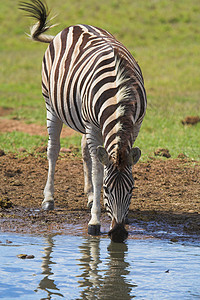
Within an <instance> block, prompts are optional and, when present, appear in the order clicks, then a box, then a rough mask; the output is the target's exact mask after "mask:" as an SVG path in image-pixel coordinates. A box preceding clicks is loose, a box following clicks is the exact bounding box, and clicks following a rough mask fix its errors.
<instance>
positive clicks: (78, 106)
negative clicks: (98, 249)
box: [21, 0, 146, 224]
mask: <svg viewBox="0 0 200 300" xmlns="http://www.w3.org/2000/svg"><path fill="white" fill-rule="evenodd" d="M21 8H22V9H24V10H26V11H28V12H29V13H31V14H32V16H34V17H35V18H37V20H38V23H37V24H36V25H34V26H33V28H32V30H31V37H32V38H33V39H35V40H37V41H41V42H50V44H49V46H48V48H47V50H46V52H45V55H44V59H43V64H42V93H43V96H44V98H45V101H46V108H47V126H48V131H49V144H48V158H49V161H50V165H49V168H50V170H49V176H48V180H47V185H46V188H45V200H44V202H48V201H50V202H52V201H53V187H52V186H53V175H54V169H55V160H56V158H57V155H58V152H59V141H58V140H59V135H60V131H61V128H62V123H64V124H66V125H67V126H69V127H71V128H73V129H74V130H76V131H78V132H81V133H82V134H84V135H85V138H86V141H85V147H86V148H87V149H88V151H89V152H88V153H89V154H90V160H91V166H92V167H91V168H92V169H91V170H90V172H91V174H92V175H91V177H92V187H91V188H90V191H89V192H90V194H91V193H92V194H93V208H92V221H91V222H90V223H91V224H93V223H94V224H96V223H98V222H99V221H95V220H96V219H95V218H96V215H98V212H99V208H98V207H99V205H100V204H99V203H98V202H99V198H100V193H99V186H100V185H101V181H102V179H101V178H100V177H101V176H102V175H101V173H102V171H101V172H100V171H99V174H97V173H98V172H97V171H96V170H95V168H97V169H98V168H99V170H100V169H101V167H100V166H99V161H98V160H97V156H98V153H97V152H98V151H97V148H98V146H99V145H104V147H105V153H107V156H108V157H107V163H105V176H104V195H105V196H104V198H105V205H106V207H107V210H108V212H109V214H110V216H111V217H112V218H114V219H115V221H116V223H122V222H123V220H124V218H125V217H126V215H127V213H128V207H129V204H130V198H131V193H132V188H133V177H132V173H131V164H130V155H131V154H130V153H131V151H132V150H131V148H132V145H133V143H134V142H135V139H136V137H137V135H138V133H139V129H140V126H141V123H142V120H143V117H144V115H145V111H146V93H145V89H144V82H143V76H142V72H141V70H140V67H139V65H138V64H137V62H136V61H135V59H134V58H133V57H132V55H131V54H130V52H129V51H128V50H127V49H126V48H125V47H124V46H123V45H122V44H121V43H120V42H119V41H117V40H116V39H115V38H114V36H113V35H111V34H110V33H108V32H107V31H105V30H103V29H100V28H97V27H94V26H89V25H75V26H70V27H68V28H65V29H64V30H63V31H61V32H60V33H59V34H58V35H56V36H55V37H50V36H47V35H45V34H44V32H45V31H46V30H47V29H49V28H50V26H47V22H46V19H45V18H46V17H47V16H48V11H47V7H46V6H45V5H44V4H43V3H42V2H41V1H40V0H31V3H29V4H27V3H21ZM83 144H84V143H83ZM86 152H87V151H85V153H86ZM136 152H137V151H136ZM138 153H139V152H138ZM137 155H138V154H137ZM83 159H84V157H83ZM138 159H139V158H138ZM100 160H101V159H100ZM103 160H104V159H103ZM103 160H102V162H103ZM133 160H134V159H133ZM108 162H109V163H108ZM87 163H88V162H87ZM103 163H104V162H103ZM88 166H89V164H88ZM87 168H90V167H87ZM52 170H53V171H52ZM102 174H103V173H102ZM98 176H99V178H100V179H98ZM99 182H100V183H99ZM89 192H88V194H89ZM97 208H98V209H97ZM95 214H96V215H95ZM97 220H98V217H97Z"/></svg>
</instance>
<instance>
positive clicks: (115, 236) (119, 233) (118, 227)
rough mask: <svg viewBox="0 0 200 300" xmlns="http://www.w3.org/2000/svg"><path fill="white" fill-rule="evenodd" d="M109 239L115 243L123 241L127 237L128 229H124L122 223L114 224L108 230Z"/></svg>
mask: <svg viewBox="0 0 200 300" xmlns="http://www.w3.org/2000/svg"><path fill="white" fill-rule="evenodd" d="M108 235H109V237H110V238H111V241H113V242H115V243H123V242H124V241H125V240H126V239H127V237H128V231H127V230H126V229H125V227H124V224H123V223H120V224H115V225H114V227H113V228H112V229H111V230H110V231H109V232H108Z"/></svg>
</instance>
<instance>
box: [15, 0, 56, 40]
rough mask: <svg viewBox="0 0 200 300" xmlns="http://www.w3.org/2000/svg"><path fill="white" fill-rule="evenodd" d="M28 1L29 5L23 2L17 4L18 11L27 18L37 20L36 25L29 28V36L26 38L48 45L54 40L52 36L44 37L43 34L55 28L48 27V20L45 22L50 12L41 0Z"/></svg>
mask: <svg viewBox="0 0 200 300" xmlns="http://www.w3.org/2000/svg"><path fill="white" fill-rule="evenodd" d="M30 1H31V3H29V2H24V1H20V2H19V9H20V10H23V11H25V12H26V13H27V14H26V15H27V16H28V17H31V18H34V19H36V20H37V23H36V24H35V25H33V26H32V27H31V28H30V34H28V36H29V37H30V38H31V39H32V40H34V41H37V42H42V43H50V42H51V41H52V40H53V39H54V36H52V35H46V34H44V32H46V31H47V30H49V29H50V28H52V27H54V26H56V24H55V25H48V24H49V21H50V20H47V18H48V16H49V13H50V12H49V9H48V7H47V4H46V3H45V2H42V1H41V0H30Z"/></svg>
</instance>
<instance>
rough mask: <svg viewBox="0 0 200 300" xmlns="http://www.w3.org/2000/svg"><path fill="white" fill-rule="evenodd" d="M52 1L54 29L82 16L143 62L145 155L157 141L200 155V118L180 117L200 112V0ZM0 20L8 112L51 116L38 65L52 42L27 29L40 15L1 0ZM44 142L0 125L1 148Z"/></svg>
mask: <svg viewBox="0 0 200 300" xmlns="http://www.w3.org/2000/svg"><path fill="white" fill-rule="evenodd" d="M48 5H49V7H51V8H52V15H54V14H58V16H57V18H56V19H55V20H54V21H55V22H56V23H59V25H58V26H57V27H55V28H54V29H52V30H51V34H56V33H58V32H59V31H61V30H62V29H63V28H65V27H67V26H69V25H73V24H77V23H83V24H91V25H95V26H99V27H102V28H104V29H106V30H108V31H110V32H111V33H112V34H114V35H115V36H116V38H117V39H119V40H120V41H121V42H122V43H123V44H124V45H125V46H126V47H127V48H128V49H129V50H130V52H131V53H132V54H133V56H134V57H135V58H136V60H137V61H138V62H139V64H140V66H141V68H142V71H143V76H144V79H145V87H146V91H147V98H148V110H147V114H146V117H145V120H144V122H143V125H142V128H141V131H140V134H139V136H138V139H137V141H136V145H137V146H139V147H140V148H141V150H142V153H143V159H144V160H145V159H146V158H147V157H148V156H149V155H153V153H154V150H155V149H157V148H159V147H161V148H168V149H169V151H170V153H171V155H172V157H173V158H175V157H177V156H178V154H179V153H184V154H186V155H187V156H188V157H190V158H193V159H199V158H200V142H199V141H200V123H198V124H197V125H195V126H183V125H182V123H181V120H182V119H184V118H185V117H186V116H188V115H192V116H195V115H200V67H199V66H200V55H199V48H200V6H199V0H182V1H172V0H160V1H156V0H149V1H146V0H141V1H133V0H126V1H125V0H121V1H117V0H110V1H105V0H102V1H97V0H84V1H83V0H80V1H69V0H57V1H53V0H49V1H48ZM0 22H1V27H0V37H1V43H0V51H1V60H0V70H1V72H0V106H1V107H9V108H13V110H12V113H11V114H10V116H9V117H10V118H17V119H19V120H25V121H26V122H27V123H30V122H32V123H40V124H45V117H46V113H45V106H44V101H43V98H42V95H41V87H40V82H41V77H40V73H41V61H42V57H43V54H44V52H45V49H46V47H47V45H45V44H40V43H35V42H32V41H30V40H29V39H28V38H27V37H26V36H25V34H24V32H29V26H30V25H31V24H33V22H34V20H31V19H28V18H26V17H24V15H23V12H21V11H19V10H18V1H16V0H7V1H2V2H1V3H0ZM6 117H8V116H6ZM79 140H80V138H79V137H77V138H76V142H75V143H78V142H79ZM11 141H12V143H11ZM44 142H45V141H44V138H41V137H39V136H38V137H29V136H26V137H24V136H23V135H22V134H21V133H17V132H15V133H11V134H9V135H8V134H4V133H0V148H3V149H5V150H7V151H8V150H12V149H15V151H16V150H17V149H18V148H20V147H25V148H27V149H31V147H34V145H35V144H37V145H39V144H40V143H44ZM66 143H67V144H69V141H64V140H63V141H62V145H63V146H64V145H65V144H66Z"/></svg>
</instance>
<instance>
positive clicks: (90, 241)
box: [35, 235, 137, 300]
mask: <svg viewBox="0 0 200 300" xmlns="http://www.w3.org/2000/svg"><path fill="white" fill-rule="evenodd" d="M54 239H55V237H54V236H52V235H50V236H48V237H46V238H45V242H46V244H45V247H44V256H43V257H42V264H41V268H42V275H44V277H43V279H42V280H41V281H40V283H39V285H38V288H37V290H35V292H37V291H38V289H41V290H44V291H45V292H46V293H47V297H46V298H44V299H55V298H54V297H55V296H59V298H60V297H62V298H66V297H69V292H68V290H67V292H66V290H65V288H66V287H67V288H70V282H68V278H69V277H70V278H71V280H72V277H73V280H72V281H73V287H74V281H77V288H76V289H77V291H80V292H79V296H78V297H76V298H73V299H80V300H81V299H87V300H95V299H115V300H118V299H119V300H121V299H123V300H130V299H132V294H133V292H134V291H133V289H134V287H136V286H137V285H135V284H134V282H130V281H128V280H127V279H126V278H127V276H128V275H129V273H130V272H129V268H130V265H129V263H128V262H127V261H126V255H127V253H128V246H127V245H126V244H115V243H110V245H109V246H108V248H107V249H105V250H106V257H105V252H104V249H103V247H102V245H101V239H100V238H98V237H89V238H84V239H83V241H82V244H81V245H80V246H79V247H78V249H79V252H80V258H79V259H76V260H74V264H76V265H77V266H79V272H78V274H74V273H73V274H71V270H70V269H68V268H66V270H65V271H64V272H63V270H62V274H63V275H64V278H66V282H65V279H63V280H62V284H60V283H59V280H56V279H55V280H53V279H51V278H50V276H52V277H54V278H58V277H59V274H57V273H56V271H55V272H54V267H53V266H54V265H55V264H56V262H55V261H54V260H55V259H54V258H53V249H54V251H55V252H56V241H54ZM107 250H108V251H107ZM66 251H67V249H66ZM61 254H62V252H61ZM69 260H70V262H71V263H73V261H72V260H71V258H70V259H69ZM66 264H68V261H67V257H66ZM60 268H62V269H64V268H65V265H61V266H60ZM55 270H58V269H57V268H55ZM59 285H60V286H61V287H62V288H60V289H59V288H58V287H59ZM77 294H78V292H77ZM66 299H70V298H66Z"/></svg>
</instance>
